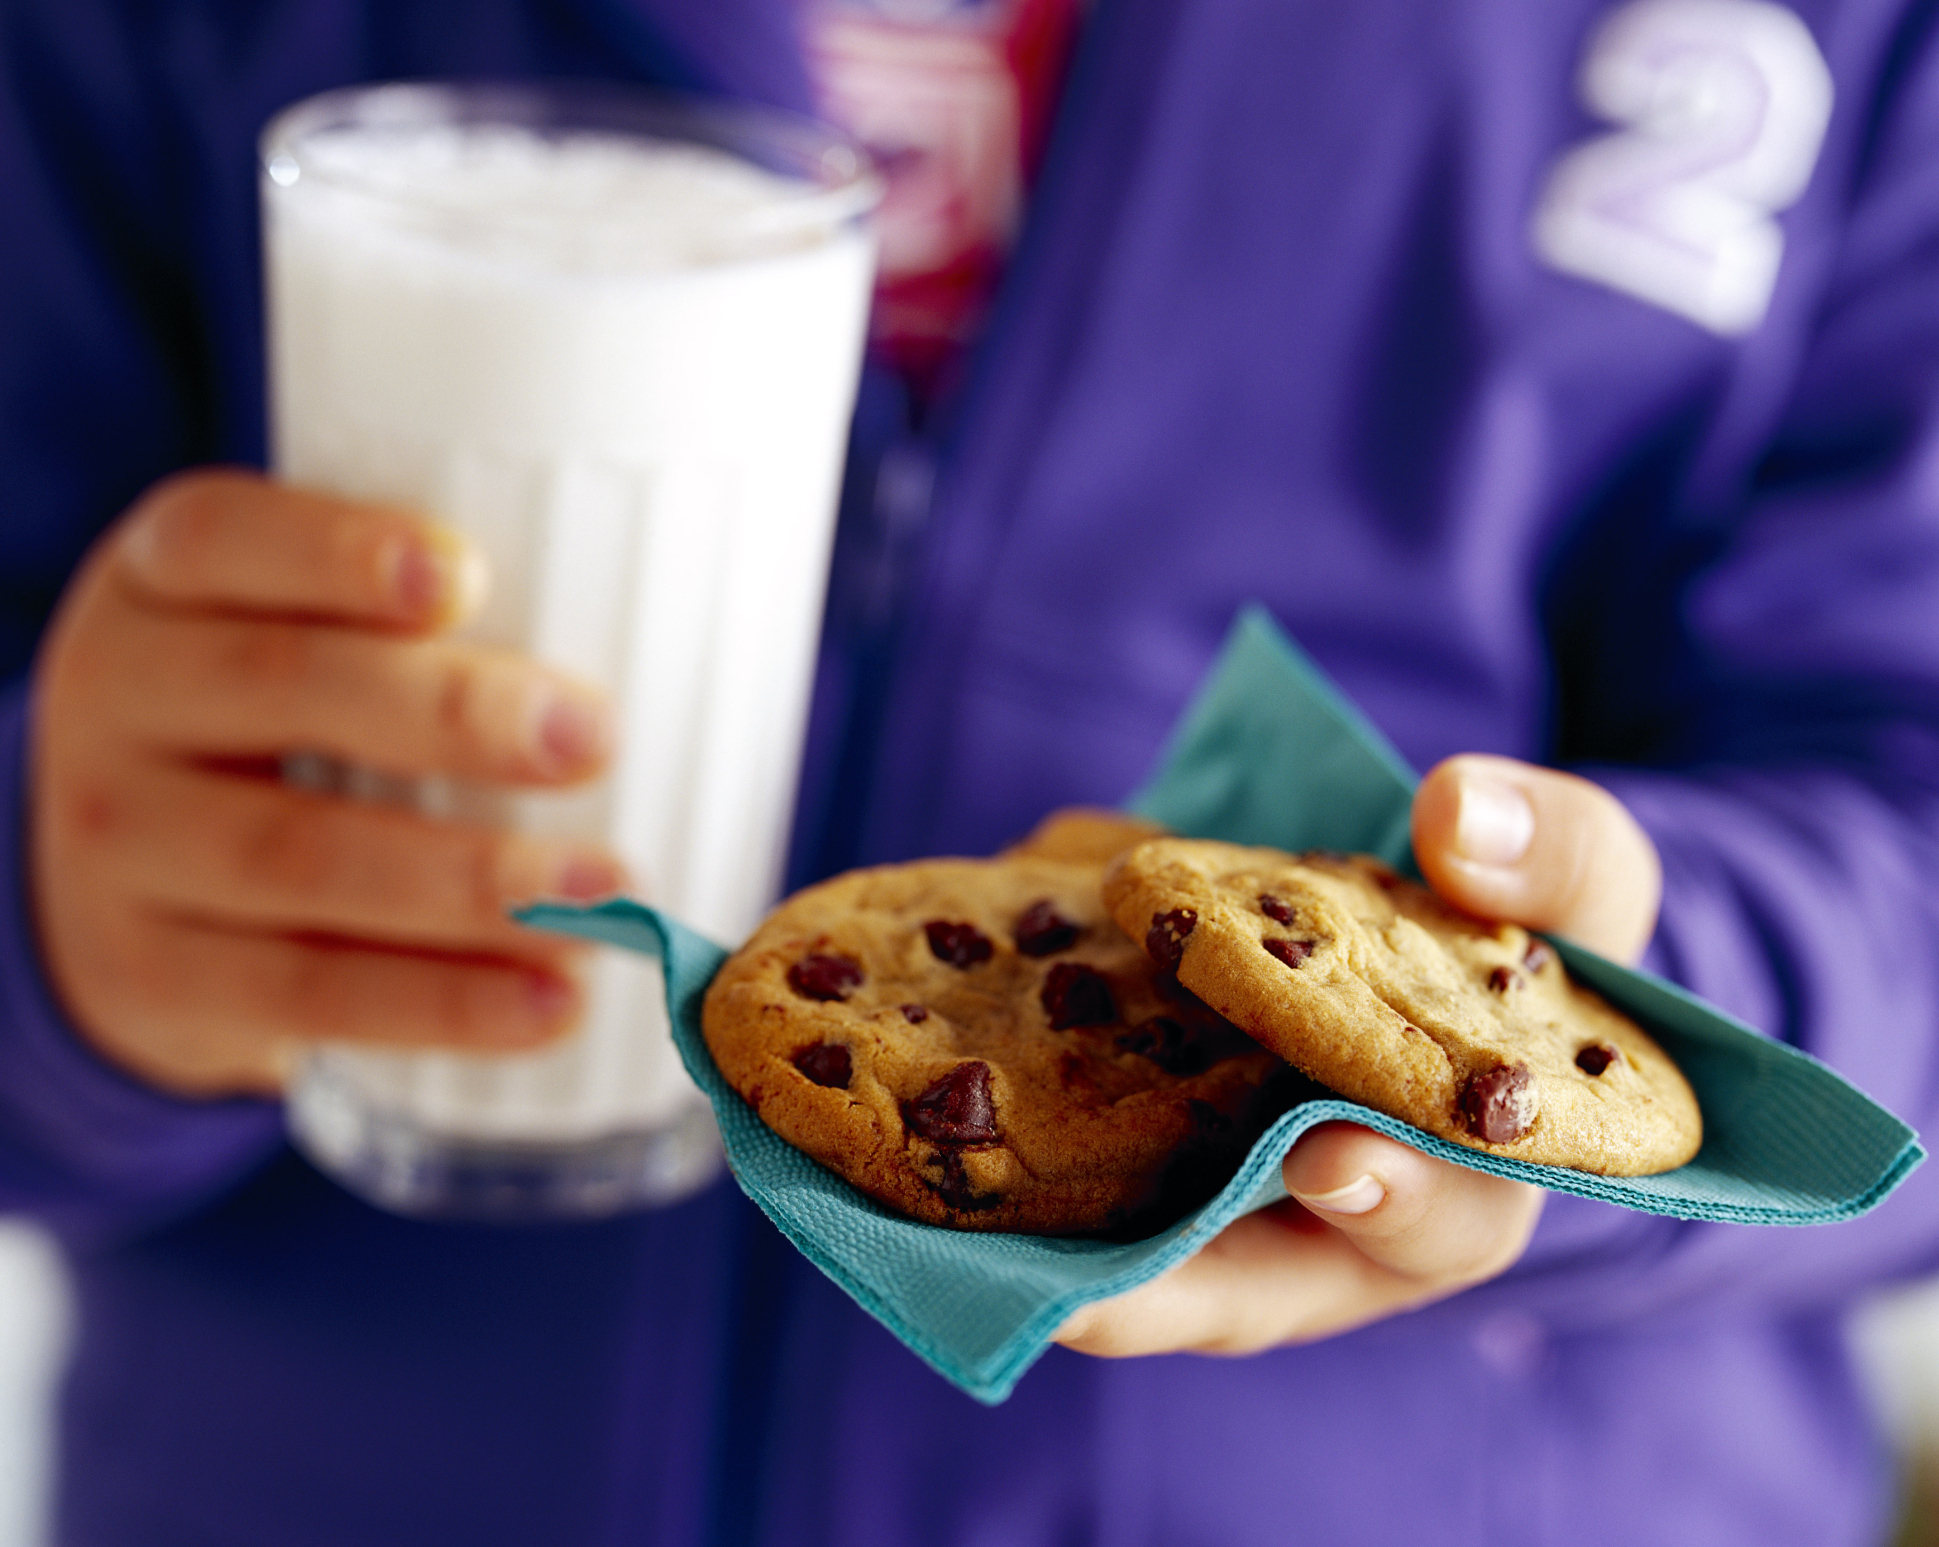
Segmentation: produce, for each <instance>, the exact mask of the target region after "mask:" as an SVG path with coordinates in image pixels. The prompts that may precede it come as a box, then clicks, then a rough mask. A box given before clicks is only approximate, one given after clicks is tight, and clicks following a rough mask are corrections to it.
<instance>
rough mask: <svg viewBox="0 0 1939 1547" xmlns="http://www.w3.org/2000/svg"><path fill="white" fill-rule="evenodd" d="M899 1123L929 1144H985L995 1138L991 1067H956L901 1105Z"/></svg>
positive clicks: (980, 1065) (971, 1064) (968, 1064)
mask: <svg viewBox="0 0 1939 1547" xmlns="http://www.w3.org/2000/svg"><path fill="white" fill-rule="evenodd" d="M902 1121H903V1122H904V1124H906V1125H907V1127H908V1129H909V1131H910V1132H911V1133H913V1134H915V1135H916V1136H917V1137H918V1138H923V1139H928V1140H929V1141H930V1142H931V1143H932V1144H988V1143H990V1142H991V1141H993V1140H994V1139H995V1138H996V1102H995V1100H994V1098H992V1096H991V1095H990V1066H989V1065H988V1064H986V1063H983V1062H982V1061H980V1060H979V1061H977V1062H975V1063H967V1064H958V1065H957V1066H956V1067H955V1068H954V1069H951V1070H950V1071H949V1073H947V1074H945V1075H943V1076H942V1077H941V1078H940V1079H938V1080H936V1081H935V1082H934V1083H933V1084H931V1085H930V1087H929V1088H928V1089H927V1090H925V1091H924V1092H923V1093H922V1094H921V1095H920V1096H918V1097H916V1099H915V1100H914V1101H905V1102H903V1103H902Z"/></svg>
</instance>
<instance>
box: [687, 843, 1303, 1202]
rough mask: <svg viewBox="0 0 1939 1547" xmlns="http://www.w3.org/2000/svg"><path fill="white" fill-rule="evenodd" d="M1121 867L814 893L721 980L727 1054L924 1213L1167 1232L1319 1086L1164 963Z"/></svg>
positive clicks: (780, 918) (773, 1098)
mask: <svg viewBox="0 0 1939 1547" xmlns="http://www.w3.org/2000/svg"><path fill="white" fill-rule="evenodd" d="M1101 872H1102V866H1101V863H1099V862H1098V861H1095V860H1091V861H1072V860H1065V859H1051V858H1042V857H1038V856H1033V855H1030V854H1022V853H1012V854H1010V855H1006V856H1002V857H999V858H998V859H994V860H948V859H940V860H928V861H922V862H919V863H915V864H910V865H902V866H889V867H883V868H880V869H875V870H864V871H856V872H852V873H850V874H848V875H845V876H840V877H837V878H836V879H835V880H833V881H829V882H825V883H823V884H822V885H820V886H816V887H812V888H810V889H808V890H807V891H804V892H801V893H798V894H797V895H796V896H794V897H792V898H790V899H789V900H788V901H787V902H785V903H783V904H782V905H781V907H780V908H779V909H778V910H776V912H775V913H774V914H773V915H772V916H771V917H770V918H769V919H768V920H767V922H766V923H764V924H763V925H762V926H761V928H760V929H759V930H758V931H757V932H756V933H755V935H754V937H753V938H752V939H751V940H749V942H748V943H747V945H746V946H744V947H743V948H742V949H741V950H740V951H739V952H738V953H736V954H735V956H733V957H732V958H731V959H730V960H729V961H728V963H727V964H726V965H725V966H724V967H723V968H722V969H721V972H720V974H719V976H718V977H717V978H716V979H715V980H714V984H713V986H712V988H711V989H710V990H709V991H708V994H707V999H706V1004H705V1008H704V1013H703V1026H704V1029H705V1032H706V1036H707V1044H708V1047H709V1048H710V1049H711V1050H712V1052H713V1055H714V1058H715V1061H716V1062H717V1063H718V1064H719V1066H720V1069H721V1072H722V1074H724V1075H725V1076H726V1078H727V1080H728V1082H729V1083H730V1084H732V1085H733V1086H734V1088H735V1089H736V1090H737V1091H739V1092H740V1093H741V1095H742V1096H743V1097H744V1098H745V1099H746V1100H747V1101H748V1103H749V1104H750V1105H752V1106H753V1107H754V1109H755V1110H756V1111H757V1112H758V1113H759V1114H760V1116H761V1118H762V1120H763V1121H764V1122H766V1123H767V1124H768V1126H769V1127H771V1128H772V1129H774V1130H775V1132H777V1133H778V1134H780V1135H781V1137H782V1138H784V1139H786V1140H788V1141H789V1142H790V1143H791V1144H794V1145H795V1146H796V1147H797V1148H799V1149H802V1150H804V1151H806V1152H807V1153H808V1154H810V1155H812V1156H813V1157H814V1158H815V1159H816V1160H818V1161H820V1162H821V1163H822V1164H824V1165H826V1166H828V1167H829V1168H830V1169H831V1170H834V1171H836V1172H838V1173H839V1174H840V1175H842V1176H844V1177H846V1178H847V1179H848V1180H849V1181H850V1182H852V1183H854V1184H855V1185H856V1186H857V1187H859V1188H861V1189H862V1190H863V1191H864V1192H866V1193H868V1194H870V1195H871V1196H872V1197H874V1198H876V1199H878V1200H879V1201H881V1202H882V1203H884V1204H887V1205H888V1206H889V1207H891V1208H894V1209H896V1210H898V1211H900V1212H902V1213H905V1214H908V1215H911V1216H913V1217H915V1218H917V1219H922V1220H927V1221H929V1222H931V1223H935V1224H942V1225H950V1226H954V1227H957V1228H961V1229H975V1230H1014V1231H1024V1232H1030V1233H1036V1234H1065V1233H1079V1232H1087V1231H1120V1232H1126V1233H1135V1232H1137V1231H1139V1230H1141V1229H1155V1228H1158V1226H1159V1225H1161V1224H1163V1223H1165V1222H1166V1221H1167V1217H1168V1216H1169V1217H1175V1216H1176V1215H1177V1214H1180V1213H1182V1212H1184V1211H1185V1210H1186V1209H1187V1208H1189V1207H1191V1206H1193V1205H1195V1204H1196V1203H1198V1202H1200V1201H1203V1199H1204V1198H1206V1197H1209V1196H1210V1195H1211V1194H1212V1193H1213V1192H1214V1191H1216V1190H1217V1187H1218V1186H1219V1185H1220V1184H1221V1183H1222V1182H1223V1180H1224V1179H1225V1178H1226V1177H1228V1176H1229V1175H1230V1174H1231V1171H1232V1169H1233V1167H1234V1166H1235V1165H1236V1164H1237V1162H1238V1160H1239V1159H1240V1158H1241V1157H1242V1156H1243V1154H1244V1153H1245V1151H1246V1149H1247V1148H1249V1147H1250V1144H1251V1142H1252V1140H1253V1139H1254V1138H1256V1137H1257V1135H1258V1133H1259V1132H1260V1131H1262V1130H1263V1128H1264V1127H1265V1125H1266V1123H1267V1122H1268V1121H1270V1119H1271V1117H1272V1116H1273V1115H1276V1112H1277V1110H1278V1109H1280V1108H1281V1107H1283V1105H1284V1104H1285V1100H1286V1088H1287V1086H1288V1085H1289V1084H1296V1083H1299V1082H1297V1080H1296V1077H1293V1076H1292V1074H1291V1071H1289V1070H1288V1069H1287V1068H1286V1066H1285V1064H1284V1063H1283V1062H1282V1061H1281V1060H1280V1059H1279V1058H1278V1057H1277V1056H1276V1055H1274V1054H1272V1053H1269V1052H1267V1051H1266V1050H1264V1049H1263V1048H1261V1047H1259V1046H1258V1045H1257V1044H1256V1043H1254V1042H1252V1041H1251V1040H1250V1039H1249V1038H1247V1037H1245V1036H1244V1035H1243V1034H1241V1033H1239V1032H1238V1031H1237V1030H1235V1029H1234V1028H1233V1027H1231V1026H1230V1025H1228V1024H1226V1023H1225V1022H1223V1021H1222V1020H1220V1018H1219V1017H1217V1016H1215V1015H1213V1014H1211V1012H1209V1011H1208V1010H1207V1009H1206V1008H1205V1007H1204V1006H1203V1005H1201V1004H1198V1003H1197V1002H1196V1001H1194V1000H1193V999H1192V997H1191V996H1190V995H1189V994H1185V993H1183V992H1182V991H1180V990H1179V989H1178V987H1177V985H1176V983H1174V982H1171V981H1170V980H1169V978H1168V977H1167V975H1165V974H1162V973H1160V972H1157V971H1155V970H1154V969H1153V968H1152V967H1151V965H1150V964H1149V963H1148V962H1147V961H1146V959H1145V957H1144V954H1143V952H1142V951H1140V950H1139V949H1138V948H1137V947H1136V946H1135V945H1133V944H1132V943H1131V942H1129V941H1127V940H1126V939H1125V938H1124V937H1123V935H1122V934H1121V933H1120V932H1119V931H1118V929H1117V927H1116V926H1115V925H1114V924H1113V923H1112V922H1111V920H1110V919H1109V917H1108V916H1107V915H1106V914H1105V911H1104V907H1103V904H1102V901H1101V898H1100V895H1099V881H1100V878H1101Z"/></svg>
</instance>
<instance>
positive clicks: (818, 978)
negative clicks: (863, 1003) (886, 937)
mask: <svg viewBox="0 0 1939 1547" xmlns="http://www.w3.org/2000/svg"><path fill="white" fill-rule="evenodd" d="M861 986H862V964H861V963H860V962H858V961H856V960H854V959H853V958H852V957H848V956H823V955H820V954H817V955H814V956H804V957H802V958H801V960H800V961H798V962H796V963H795V964H794V965H793V966H792V967H790V968H789V969H788V987H789V988H791V989H793V990H794V991H795V992H796V993H797V994H799V995H800V996H801V997H802V998H803V999H820V1000H823V1001H827V1000H831V999H837V1000H838V999H846V998H847V997H848V995H849V991H850V990H851V989H857V988H860V987H861Z"/></svg>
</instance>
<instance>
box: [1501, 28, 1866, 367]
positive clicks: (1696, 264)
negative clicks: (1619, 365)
mask: <svg viewBox="0 0 1939 1547" xmlns="http://www.w3.org/2000/svg"><path fill="white" fill-rule="evenodd" d="M1581 90H1582V99H1583V102H1584V104H1585V105H1586V106H1587V107H1588V108H1589V109H1590V111H1592V112H1594V113H1596V114H1597V115H1599V116H1600V117H1603V118H1606V119H1609V120H1610V121H1611V122H1613V123H1617V124H1621V125H1623V126H1624V127H1623V128H1622V129H1620V130H1619V131H1618V132H1616V133H1615V134H1610V135H1606V136H1604V137H1603V138H1601V139H1597V140H1592V141H1590V142H1589V143H1588V144H1586V145H1580V146H1577V147H1576V148H1575V149H1574V150H1571V151H1569V152H1568V153H1567V154H1566V155H1564V156H1563V157H1562V158H1561V160H1560V161H1559V162H1557V163H1556V165H1555V168H1554V170H1553V171H1551V172H1550V174H1549V179H1548V185H1547V187H1546V188H1544V190H1543V192H1542V197H1541V200H1540V202H1539V204H1538V205H1537V207H1536V211H1535V219H1534V225H1533V238H1534V243H1535V250H1536V251H1537V252H1538V253H1539V254H1540V255H1541V256H1542V258H1543V259H1544V260H1545V261H1546V262H1547V263H1548V264H1549V265H1550V266H1552V267H1554V268H1557V269H1560V270H1561V271H1562V272H1563V273H1565V274H1574V275H1577V276H1579V277H1580V278H1583V279H1589V280H1594V281H1596V282H1598V283H1600V284H1604V285H1608V286H1609V287H1610V288H1612V289H1615V290H1620V291H1623V292H1624V293H1626V294H1628V295H1633V296H1635V297H1637V298H1638V299H1639V300H1644V301H1648V302H1650V303H1651V304H1652V305H1655V306H1660V307H1663V308H1664V309H1665V310H1667V311H1672V312H1676V313H1677V314H1679V315H1680V316H1684V317H1688V318H1689V319H1690V320H1691V321H1693V322H1696V323H1698V324H1700V325H1701V326H1703V327H1706V328H1708V329H1710V330H1711V331H1712V332H1714V333H1721V334H1726V335H1735V334H1743V333H1748V332H1750V331H1751V330H1752V329H1753V328H1755V327H1756V326H1757V325H1758V323H1760V322H1762V321H1763V320H1764V312H1765V309H1766V308H1767V307H1768V306H1769V305H1770V301H1771V288H1772V286H1773V285H1775V284H1776V283H1777V269H1778V263H1779V261H1780V260H1781V259H1782V258H1783V256H1784V233H1783V232H1782V231H1781V230H1780V229H1779V228H1778V224H1777V222H1776V221H1775V220H1773V219H1772V218H1771V216H1772V215H1773V214H1774V213H1775V212H1776V211H1778V210H1781V209H1784V208H1785V207H1786V206H1788V205H1789V204H1791V203H1792V202H1793V201H1794V200H1796V199H1797V197H1798V196H1799V195H1800V194H1801V193H1803V192H1804V187H1805V184H1806V183H1807V182H1809V181H1810V180H1811V169H1812V167H1813V166H1814V165H1815V164H1816V162H1817V159H1818V147H1819V145H1820V144H1821V143H1822V142H1823V140H1824V133H1825V123H1826V120H1828V119H1829V118H1830V116H1831V97H1832V86H1831V72H1830V70H1828V69H1827V68H1826V67H1825V62H1824V58H1823V56H1822V55H1821V54H1820V53H1819V52H1818V47H1817V44H1815V43H1814V42H1813V41H1812V39H1811V34H1810V32H1809V31H1807V30H1806V28H1805V25H1804V23H1803V22H1801V21H1799V20H1798V18H1797V17H1796V16H1794V15H1793V14H1792V13H1791V12H1789V11H1787V10H1785V9H1784V8H1783V7H1782V6H1776V5H1768V4H1765V3H1763V0H1638V3H1636V4H1634V5H1629V6H1625V7H1624V8H1623V9H1622V10H1620V11H1618V12H1616V13H1615V14H1614V15H1613V16H1611V17H1610V18H1609V19H1608V20H1607V21H1606V22H1604V23H1603V25H1602V26H1601V27H1600V28H1599V29H1598V30H1597V32H1596V34H1595V38H1594V40H1593V41H1592V42H1591V44H1590V46H1589V52H1588V56H1587V58H1586V59H1585V60H1584V62H1583V66H1582V77H1581Z"/></svg>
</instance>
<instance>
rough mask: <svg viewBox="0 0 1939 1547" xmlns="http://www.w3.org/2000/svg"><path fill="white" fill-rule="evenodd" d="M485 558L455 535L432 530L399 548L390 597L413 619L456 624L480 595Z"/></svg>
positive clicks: (410, 537)
mask: <svg viewBox="0 0 1939 1547" xmlns="http://www.w3.org/2000/svg"><path fill="white" fill-rule="evenodd" d="M485 578H486V577H485V560H484V555H482V554H481V553H479V552H478V550H477V549H475V548H473V547H472V546H471V545H470V544H469V543H467V542H466V541H465V540H464V539H463V538H462V537H460V536H458V534H457V533H456V532H451V531H446V530H444V529H443V528H440V527H433V528H431V529H430V530H428V531H424V532H420V533H414V534H412V535H411V536H408V537H406V538H404V539H403V541H402V542H400V543H399V544H398V551H397V556H396V558H395V559H394V560H393V561H392V564H391V594H392V596H393V598H394V599H395V601H396V604H397V607H398V609H399V610H400V611H401V612H403V613H404V615H405V616H406V617H409V618H412V619H423V620H432V619H446V620H451V619H457V618H460V617H463V616H464V615H465V614H467V613H469V612H470V611H472V609H473V608H475V607H476V606H477V605H478V603H479V602H480V601H482V600H483V599H484V594H485Z"/></svg>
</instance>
